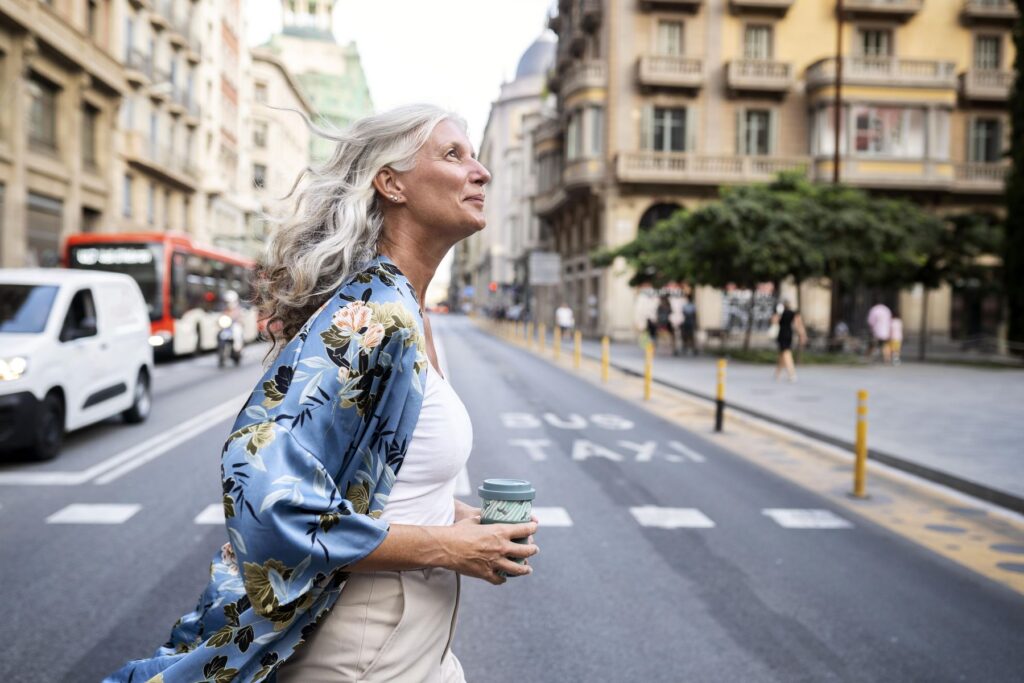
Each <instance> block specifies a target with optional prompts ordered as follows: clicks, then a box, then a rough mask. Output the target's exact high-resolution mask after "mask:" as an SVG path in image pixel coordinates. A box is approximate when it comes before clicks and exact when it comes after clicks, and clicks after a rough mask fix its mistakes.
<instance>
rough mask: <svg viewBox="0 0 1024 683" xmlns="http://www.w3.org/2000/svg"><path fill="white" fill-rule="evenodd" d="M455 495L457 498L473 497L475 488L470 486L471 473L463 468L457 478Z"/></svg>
mask: <svg viewBox="0 0 1024 683" xmlns="http://www.w3.org/2000/svg"><path fill="white" fill-rule="evenodd" d="M455 495H456V496H471V495H473V488H472V487H471V486H470V485H469V472H467V471H466V468H465V467H463V468H462V469H461V470H459V474H458V476H457V477H455Z"/></svg>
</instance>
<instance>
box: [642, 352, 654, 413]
mask: <svg viewBox="0 0 1024 683" xmlns="http://www.w3.org/2000/svg"><path fill="white" fill-rule="evenodd" d="M653 375H654V344H652V343H651V342H647V347H646V348H645V349H644V400H645V401H650V400H651V377H652V376H653Z"/></svg>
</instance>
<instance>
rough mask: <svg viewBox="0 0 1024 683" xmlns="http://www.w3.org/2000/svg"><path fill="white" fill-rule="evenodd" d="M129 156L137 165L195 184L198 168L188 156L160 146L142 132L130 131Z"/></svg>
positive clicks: (168, 146)
mask: <svg viewBox="0 0 1024 683" xmlns="http://www.w3.org/2000/svg"><path fill="white" fill-rule="evenodd" d="M127 142H128V144H127V149H126V150H125V151H126V152H127V155H128V157H129V160H130V161H132V162H134V163H135V164H138V165H141V166H144V167H146V168H148V169H150V171H152V172H156V173H160V174H162V175H164V176H167V177H169V178H171V179H173V180H176V181H178V182H184V183H186V184H190V185H191V184H193V183H194V182H195V179H196V177H197V171H196V166H195V164H194V163H193V161H192V159H191V157H190V156H189V155H188V154H182V153H181V151H180V148H178V147H174V146H171V145H159V144H157V143H156V142H154V141H153V140H151V139H149V138H148V136H147V135H146V133H144V132H143V131H140V130H133V131H128V141H127Z"/></svg>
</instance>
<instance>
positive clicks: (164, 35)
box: [104, 0, 206, 237]
mask: <svg viewBox="0 0 1024 683" xmlns="http://www.w3.org/2000/svg"><path fill="white" fill-rule="evenodd" d="M110 6H111V9H112V10H113V12H114V15H115V21H114V23H113V35H112V38H113V40H112V41H111V42H112V44H113V45H116V46H117V48H116V50H117V57H118V59H119V60H120V61H121V62H122V64H123V68H124V74H125V80H126V81H127V84H128V87H127V88H126V90H125V93H124V97H123V99H122V101H121V107H120V114H119V117H118V120H117V125H116V129H115V130H114V131H113V134H114V135H115V136H117V137H119V138H120V139H119V141H118V145H117V149H118V154H117V155H116V157H115V163H114V167H115V168H114V175H113V185H112V194H113V195H114V196H115V197H116V210H115V211H113V212H111V215H110V216H108V218H107V220H106V221H105V222H104V229H105V230H117V231H133V230H134V231H154V230H155V231H168V230H172V231H178V232H185V233H191V234H194V235H198V236H201V237H206V235H205V234H204V233H203V230H202V227H203V223H202V221H201V214H200V208H201V207H200V201H199V197H200V195H199V191H200V189H201V183H200V180H201V177H200V173H201V168H200V165H199V163H198V161H199V160H198V155H199V151H200V150H199V148H198V139H197V136H198V127H199V123H200V102H199V93H198V92H197V77H198V72H199V67H200V64H201V60H202V54H203V48H202V46H203V40H202V37H201V32H200V31H201V24H200V12H199V9H200V7H201V6H202V3H200V2H197V1H195V0H141V1H140V0H113V1H112V2H111V3H110Z"/></svg>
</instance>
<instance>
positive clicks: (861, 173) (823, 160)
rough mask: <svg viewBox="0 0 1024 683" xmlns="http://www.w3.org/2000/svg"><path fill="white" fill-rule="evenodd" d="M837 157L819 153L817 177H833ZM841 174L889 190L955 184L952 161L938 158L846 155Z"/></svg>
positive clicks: (856, 183)
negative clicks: (834, 158)
mask: <svg viewBox="0 0 1024 683" xmlns="http://www.w3.org/2000/svg"><path fill="white" fill-rule="evenodd" d="M833 168H834V160H833V158H832V157H831V156H820V157H817V158H816V159H815V160H814V177H815V178H816V179H818V180H827V179H831V178H832V169H833ZM839 177H840V179H841V180H842V182H844V183H847V184H848V185H853V186H855V187H864V188H870V189H886V190H949V189H950V188H951V187H952V186H953V163H952V162H951V161H943V160H937V159H922V158H917V159H904V158H893V157H882V156H879V157H872V156H855V157H849V156H844V157H842V159H841V160H840V166H839Z"/></svg>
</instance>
